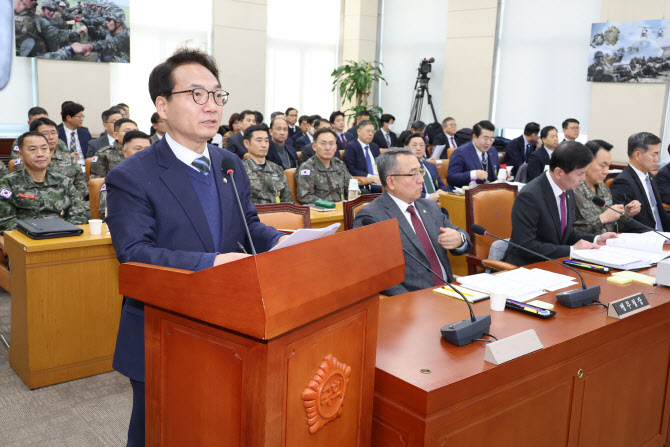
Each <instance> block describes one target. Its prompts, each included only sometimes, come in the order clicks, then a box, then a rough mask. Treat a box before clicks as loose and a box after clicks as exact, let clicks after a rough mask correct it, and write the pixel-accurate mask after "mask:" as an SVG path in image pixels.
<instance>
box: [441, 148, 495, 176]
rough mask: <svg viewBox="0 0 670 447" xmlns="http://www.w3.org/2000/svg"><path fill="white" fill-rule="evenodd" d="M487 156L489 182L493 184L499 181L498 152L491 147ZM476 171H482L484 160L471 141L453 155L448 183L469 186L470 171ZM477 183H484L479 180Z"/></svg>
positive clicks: (450, 160) (448, 172) (450, 159)
mask: <svg viewBox="0 0 670 447" xmlns="http://www.w3.org/2000/svg"><path fill="white" fill-rule="evenodd" d="M487 156H488V163H487V165H488V166H487V170H488V173H489V176H488V181H489V182H492V181H494V180H496V179H497V177H496V173H497V172H498V169H500V162H499V161H498V151H497V150H496V149H495V148H494V147H493V146H491V149H489V150H488V151H487ZM475 169H482V160H481V158H479V155H478V152H477V149H476V148H475V145H474V144H472V141H471V142H469V143H466V144H464V145H463V146H460V147H459V148H458V149H456V150H455V151H454V152H453V153H452V154H451V157H450V158H449V170H448V171H447V183H448V184H449V186H458V187H461V186H467V185H468V184H469V183H470V180H471V179H470V171H472V170H475ZM477 183H479V184H481V183H484V181H483V180H477Z"/></svg>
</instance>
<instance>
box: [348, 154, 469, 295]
mask: <svg viewBox="0 0 670 447" xmlns="http://www.w3.org/2000/svg"><path fill="white" fill-rule="evenodd" d="M377 165H378V167H379V176H380V177H381V181H382V185H384V187H385V192H383V193H382V195H381V196H379V197H377V198H376V199H375V200H373V201H372V202H370V204H369V205H367V206H366V207H365V208H363V209H362V210H360V211H359V212H358V213H357V214H356V218H355V219H354V228H358V227H362V226H365V225H369V224H372V223H376V222H382V221H384V220H390V219H397V220H398V225H399V226H400V240H401V242H402V248H404V249H405V250H407V251H408V252H410V253H412V254H413V255H414V256H416V257H417V258H418V259H421V260H423V263H424V264H425V265H426V266H430V268H431V269H433V270H434V271H435V272H437V273H440V274H441V276H442V277H443V278H445V279H447V280H448V281H453V276H452V274H451V266H450V265H449V259H448V258H447V250H449V251H450V252H451V254H452V255H462V254H464V253H467V252H469V251H470V247H471V244H470V238H469V237H468V234H467V233H466V232H465V231H463V230H461V229H460V228H458V227H456V226H454V224H452V223H451V222H449V219H447V217H446V216H445V215H444V214H443V213H442V212H441V211H440V207H439V206H437V204H436V203H435V202H433V201H432V200H429V199H421V198H420V197H421V193H422V192H423V182H424V177H423V174H424V173H423V172H422V168H421V164H420V163H419V160H418V159H417V158H416V156H415V154H414V152H412V151H411V150H409V149H405V148H402V149H400V148H393V149H389V150H388V151H386V152H384V153H383V154H381V155H380V156H379V158H378V159H377ZM440 284H444V282H442V280H441V279H440V278H438V277H437V276H435V275H433V274H431V273H430V271H428V270H427V269H426V267H424V266H423V265H421V264H420V263H418V262H417V261H416V260H414V258H412V257H411V256H409V255H405V279H404V280H403V282H402V283H400V284H396V285H395V286H393V287H391V288H389V289H386V290H384V291H383V292H382V293H384V294H385V295H398V294H401V293H406V292H412V291H414V290H420V289H425V288H426V287H432V286H437V285H440Z"/></svg>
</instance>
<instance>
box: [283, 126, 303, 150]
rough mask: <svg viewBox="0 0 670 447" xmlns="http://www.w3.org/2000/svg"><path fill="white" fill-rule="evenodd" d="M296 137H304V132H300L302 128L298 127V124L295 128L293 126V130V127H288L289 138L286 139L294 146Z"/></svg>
mask: <svg viewBox="0 0 670 447" xmlns="http://www.w3.org/2000/svg"><path fill="white" fill-rule="evenodd" d="M295 135H302V131H301V130H300V127H298V124H297V123H296V125H295V126H293V129H291V126H288V138H287V139H286V142H287V143H289V144H291V145H293V143H292V142H293V137H294V136H295Z"/></svg>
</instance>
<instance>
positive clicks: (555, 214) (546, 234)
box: [504, 174, 596, 266]
mask: <svg viewBox="0 0 670 447" xmlns="http://www.w3.org/2000/svg"><path fill="white" fill-rule="evenodd" d="M566 194H567V200H566V208H567V211H568V218H567V226H566V228H565V233H564V234H563V237H561V215H560V212H559V210H558V205H557V204H556V198H555V197H554V192H553V190H552V189H551V184H550V183H549V179H547V176H546V174H543V175H541V176H539V177H538V178H536V179H535V180H533V181H532V182H530V183H528V184H527V185H526V186H524V187H523V189H522V190H521V192H520V193H519V195H518V196H517V197H516V200H515V201H514V206H513V207H512V238H511V241H512V242H514V243H515V244H518V245H521V246H522V247H526V248H528V249H529V250H533V251H535V252H538V253H540V254H543V255H545V256H547V257H549V258H551V259H556V258H562V257H564V256H569V255H570V246H571V245H574V244H575V243H576V242H577V241H579V240H580V239H584V240H586V241H588V242H593V240H594V238H595V237H596V235H594V234H588V233H582V232H581V231H579V230H576V229H574V228H573V224H574V222H575V206H576V202H575V193H574V191H566ZM542 260H543V259H542V258H539V257H537V256H533V255H531V254H530V253H527V252H525V251H523V250H519V249H517V248H514V247H512V246H511V245H510V246H509V248H508V249H507V252H506V253H505V257H504V261H505V262H509V263H510V264H514V265H518V266H523V265H526V264H531V263H533V262H539V261H542Z"/></svg>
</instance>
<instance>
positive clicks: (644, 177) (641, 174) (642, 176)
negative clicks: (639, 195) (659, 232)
mask: <svg viewBox="0 0 670 447" xmlns="http://www.w3.org/2000/svg"><path fill="white" fill-rule="evenodd" d="M628 166H630V167H631V168H633V171H635V173H636V174H637V176H638V178H639V179H640V182H642V187H643V188H644V193H645V194H646V195H647V201H648V202H649V206H651V195H650V194H653V192H652V191H649V189H648V188H647V177H649V174H645V173H644V172H642V171H640V170H639V169H637V168H636V167H635V166H633V165H631V164H629V165H628ZM651 216H652V217H653V218H654V223H656V225H654V228H656V227H657V226H658V222H656V216H655V215H654V210H652V211H651Z"/></svg>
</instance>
